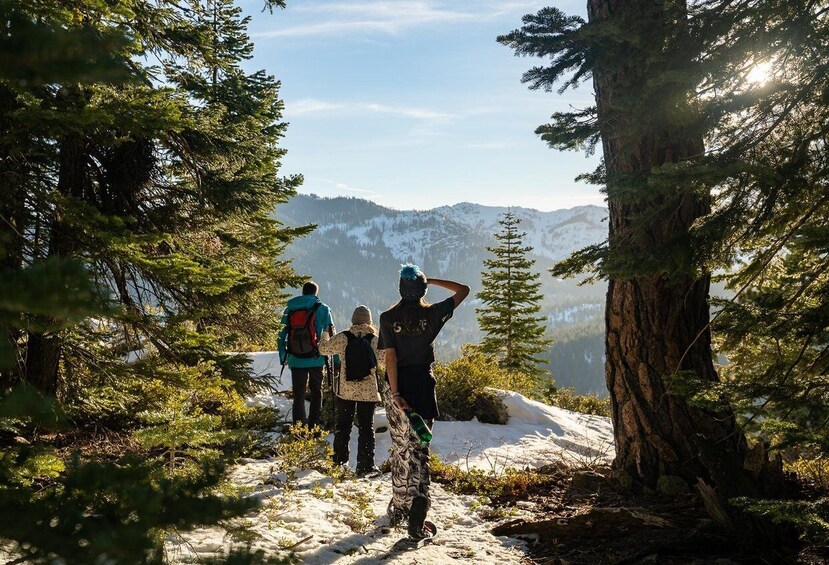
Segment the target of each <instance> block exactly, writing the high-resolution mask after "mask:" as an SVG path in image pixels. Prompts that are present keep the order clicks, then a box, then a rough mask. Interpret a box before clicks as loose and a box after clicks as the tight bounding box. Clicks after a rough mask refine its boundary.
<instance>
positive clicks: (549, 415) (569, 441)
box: [167, 352, 613, 564]
mask: <svg viewBox="0 0 829 565" xmlns="http://www.w3.org/2000/svg"><path fill="white" fill-rule="evenodd" d="M251 357H252V359H253V364H254V371H255V372H257V373H260V374H264V373H270V374H274V375H276V374H278V373H279V366H278V360H277V359H276V355H275V354H274V353H272V352H263V353H254V354H251ZM282 381H283V382H282V383H281V384H280V385H278V387H277V388H279V389H280V390H283V389H288V388H290V375H289V371H288V370H287V369H286V371H285V375H284V376H283V379H282ZM499 394H500V396H501V398H502V399H503V401H504V403H505V404H506V406H507V409H508V410H509V414H510V420H509V423H508V424H507V425H504V426H498V425H491V424H481V423H479V422H477V421H471V422H435V425H434V430H433V433H434V440H433V441H432V451H433V452H435V453H436V454H437V455H438V456H439V457H440V458H441V459H442V460H444V461H448V462H451V463H454V464H457V465H459V466H460V467H461V468H472V467H477V468H481V469H484V470H487V471H490V470H491V471H493V472H495V473H502V472H503V471H504V469H506V468H507V467H514V468H524V467H528V466H529V467H537V466H540V465H544V464H549V463H553V462H555V461H561V460H563V461H565V462H568V463H570V464H575V465H589V464H594V463H604V462H609V461H610V459H611V458H612V457H613V444H612V438H613V435H612V430H611V425H610V421H609V420H608V419H607V418H602V417H599V416H587V415H584V414H577V413H574V412H569V411H567V410H562V409H559V408H555V407H551V406H547V405H544V404H541V403H539V402H535V401H533V400H530V399H528V398H525V397H523V396H521V395H520V394H517V393H514V392H509V391H499ZM250 402H251V403H253V404H260V405H266V406H274V407H276V408H279V409H281V410H283V411H286V412H287V411H288V410H289V409H290V405H289V401H288V400H287V399H286V398H285V397H284V396H282V395H278V394H276V395H274V394H269V393H262V394H260V395H258V396H256V397H254V398H251V399H250ZM375 427H377V428H379V429H381V430H383V429H384V428H385V427H386V416H385V412H384V411H383V410H382V408H378V410H377V413H376V417H375ZM356 435H357V434H356V430H355V433H354V434H352V447H351V454H352V462H351V465H352V468H353V466H354V463H355V462H354V461H353V458H354V456H355V453H356ZM330 439H331V438H330V437H329V440H330ZM389 444H390V439H389V434H388V431H381V432H378V433H377V462H378V463H379V462H381V461H383V460H384V459H385V458H386V454H387V453H388V448H389ZM274 463H275V460H273V459H251V460H245V461H242V462H241V464H240V465H238V466H237V467H236V468H234V469H233V471H232V472H231V479H232V481H233V482H234V483H235V484H237V485H239V486H241V487H244V488H247V489H249V491H250V492H251V496H255V497H257V498H259V499H260V500H261V501H262V503H263V504H262V507H261V508H260V509H258V510H256V511H254V512H252V513H251V514H250V515H249V516H247V518H246V521H247V525H248V526H249V528H250V529H251V530H252V531H254V532H255V533H257V534H258V536H259V537H258V539H257V540H256V541H254V543H253V547H254V548H256V549H263V550H265V551H266V552H267V553H268V554H274V555H279V554H283V555H285V554H287V553H286V552H287V551H288V550H290V551H293V552H295V553H296V554H297V556H298V557H299V558H300V559H301V560H302V562H303V563H310V564H328V563H334V562H337V563H344V564H349V563H361V564H362V563H379V562H383V563H386V562H388V563H415V562H417V563H447V562H452V563H459V562H460V563H464V562H466V563H479V562H485V563H495V562H499V563H518V562H519V561H520V559H521V557H522V556H523V554H524V553H523V543H522V542H519V541H518V540H514V539H510V538H497V537H495V536H493V535H492V534H490V533H489V530H490V529H491V528H492V526H493V524H492V522H490V521H486V520H484V519H483V518H482V516H481V514H482V513H483V512H482V510H484V507H483V506H481V501H480V500H477V499H476V497H473V496H460V495H455V494H452V493H449V492H447V491H445V490H444V489H443V488H442V487H441V485H439V484H435V483H433V484H432V487H431V488H432V509H431V510H430V513H429V519H430V520H432V521H434V522H435V524H437V526H438V528H439V535H438V537H437V538H435V539H434V540H433V541H432V543H430V544H428V545H426V546H424V547H422V548H420V549H418V550H416V551H413V552H397V551H391V548H392V546H393V545H394V543H395V542H397V541H398V540H400V539H401V538H403V537H405V531H404V530H400V529H391V528H389V524H388V519H387V518H386V505H387V504H388V501H389V500H390V499H391V485H390V478H389V475H388V474H386V475H384V476H382V477H378V478H376V479H358V480H345V481H340V482H337V483H334V482H333V481H332V480H331V479H330V478H329V477H325V476H323V475H321V474H319V473H317V472H315V471H305V472H302V473H300V474H299V475H298V477H297V479H296V480H295V481H293V482H292V484H289V485H286V484H285V482H284V478H285V477H284V475H283V476H279V475H277V474H276V472H275V470H274ZM516 512H518V513H519V515H520V512H521V510H520V509H518V510H516ZM511 517H513V518H514V517H515V515H514V514H513V515H512V516H511ZM232 542H233V540H232V539H230V538H228V537H227V535H226V533H225V531H224V530H222V529H219V528H206V529H199V530H196V531H193V532H188V533H185V534H183V536H182V537H181V538H178V539H175V540H171V541H170V542H169V543H168V546H167V547H168V552H169V555H170V557H171V558H172V559H173V560H174V561H179V562H188V561H195V560H196V559H197V558H200V557H206V556H210V555H213V554H214V553H215V552H220V551H222V550H226V549H227V548H228V547H229V546H230V545H231V544H232Z"/></svg>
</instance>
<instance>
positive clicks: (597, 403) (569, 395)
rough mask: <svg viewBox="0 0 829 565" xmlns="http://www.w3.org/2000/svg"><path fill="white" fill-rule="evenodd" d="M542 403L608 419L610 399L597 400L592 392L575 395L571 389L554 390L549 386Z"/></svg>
mask: <svg viewBox="0 0 829 565" xmlns="http://www.w3.org/2000/svg"><path fill="white" fill-rule="evenodd" d="M542 401H543V402H545V403H547V404H549V405H550V406H557V407H558V408H563V409H565V410H571V411H573V412H581V413H582V414H595V415H596V416H606V417H608V418H609V417H610V397H607V398H599V397H598V395H596V394H595V393H593V392H589V393H587V394H576V391H575V390H573V389H572V388H556V387H555V386H552V385H550V386H549V387H548V388H547V389H546V390H545V391H544V393H543V396H542Z"/></svg>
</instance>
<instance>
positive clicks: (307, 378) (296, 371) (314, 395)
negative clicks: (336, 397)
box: [291, 367, 322, 428]
mask: <svg viewBox="0 0 829 565" xmlns="http://www.w3.org/2000/svg"><path fill="white" fill-rule="evenodd" d="M306 386H308V388H309V389H310V391H311V394H310V400H311V408H310V410H309V412H308V417H307V418H306V417H305V387H306ZM291 389H292V391H293V394H294V406H293V414H292V417H293V418H292V419H293V422H294V424H296V423H297V422H302V423H303V424H305V425H306V426H308V427H309V428H313V427H314V426H316V425H319V423H320V412H321V411H322V367H308V368H304V369H301V368H299V367H291Z"/></svg>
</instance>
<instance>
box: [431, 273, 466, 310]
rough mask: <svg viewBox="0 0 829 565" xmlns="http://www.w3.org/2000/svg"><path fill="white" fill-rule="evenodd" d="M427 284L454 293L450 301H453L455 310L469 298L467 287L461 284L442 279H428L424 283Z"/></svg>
mask: <svg viewBox="0 0 829 565" xmlns="http://www.w3.org/2000/svg"><path fill="white" fill-rule="evenodd" d="M426 283H427V284H433V285H435V286H440V287H443V288H445V289H446V290H448V291H450V292H454V293H455V294H453V295H452V300H454V301H455V308H457V307H458V306H460V304H461V302H463V301H464V299H465V298H466V297H467V296H469V287H468V286H467V285H465V284H463V283H459V282H455V281H446V280H443V279H431V278H430V279H428V280H427V281H426Z"/></svg>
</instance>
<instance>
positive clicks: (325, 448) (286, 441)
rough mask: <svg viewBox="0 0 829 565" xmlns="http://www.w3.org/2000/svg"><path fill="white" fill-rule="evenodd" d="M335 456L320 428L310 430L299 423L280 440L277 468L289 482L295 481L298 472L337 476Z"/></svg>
mask: <svg viewBox="0 0 829 565" xmlns="http://www.w3.org/2000/svg"><path fill="white" fill-rule="evenodd" d="M333 456H334V450H333V449H332V448H331V444H330V443H328V442H327V441H326V440H325V437H323V436H322V434H321V432H320V429H319V428H318V427H316V426H315V427H314V428H312V429H308V428H306V427H305V425H303V424H302V423H301V422H298V423H296V424H294V425H293V426H291V428H290V429H289V430H288V432H287V433H286V434H284V435H283V436H282V437H280V438H279V441H278V442H277V444H276V458H277V460H278V462H277V463H276V465H275V468H276V470H277V471H278V472H282V473H285V475H287V477H288V481H289V482H293V481H295V480H296V474H297V472H298V471H302V470H305V469H313V470H314V471H318V472H320V473H324V474H327V475H337V470H336V468H335V466H334V462H333ZM335 478H337V477H336V476H335Z"/></svg>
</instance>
